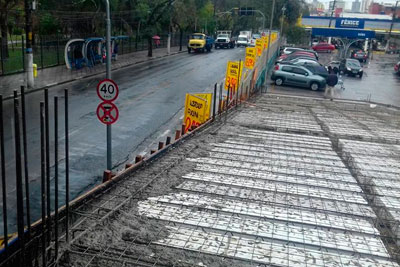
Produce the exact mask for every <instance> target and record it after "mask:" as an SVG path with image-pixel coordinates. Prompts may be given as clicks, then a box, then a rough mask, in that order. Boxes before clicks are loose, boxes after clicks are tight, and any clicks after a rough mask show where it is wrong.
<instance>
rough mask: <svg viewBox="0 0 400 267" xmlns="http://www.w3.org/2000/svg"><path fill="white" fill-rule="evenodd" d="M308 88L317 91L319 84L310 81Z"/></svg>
mask: <svg viewBox="0 0 400 267" xmlns="http://www.w3.org/2000/svg"><path fill="white" fill-rule="evenodd" d="M310 88H311V90H313V91H317V90H318V89H319V84H318V83H316V82H312V83H311V86H310Z"/></svg>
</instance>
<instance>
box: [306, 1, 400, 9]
mask: <svg viewBox="0 0 400 267" xmlns="http://www.w3.org/2000/svg"><path fill="white" fill-rule="evenodd" d="M332 1H333V0H332ZM344 1H345V2H346V9H351V3H352V2H354V1H355V0H344ZM306 2H307V3H311V2H312V0H306ZM319 2H321V3H323V4H324V5H325V8H328V5H329V0H319ZM359 2H362V0H359ZM373 2H375V3H390V4H396V0H383V1H379V0H374V1H373ZM398 8H400V7H398Z"/></svg>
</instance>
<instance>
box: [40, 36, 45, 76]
mask: <svg viewBox="0 0 400 267" xmlns="http://www.w3.org/2000/svg"><path fill="white" fill-rule="evenodd" d="M43 64H44V63H43V39H42V36H40V65H41V66H42V69H43V68H44V65H43Z"/></svg>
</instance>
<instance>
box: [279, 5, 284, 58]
mask: <svg viewBox="0 0 400 267" xmlns="http://www.w3.org/2000/svg"><path fill="white" fill-rule="evenodd" d="M285 11H286V7H285V6H283V7H282V20H281V33H280V34H281V36H280V38H279V46H278V50H277V52H279V50H280V48H281V46H282V39H283V21H284V19H285Z"/></svg>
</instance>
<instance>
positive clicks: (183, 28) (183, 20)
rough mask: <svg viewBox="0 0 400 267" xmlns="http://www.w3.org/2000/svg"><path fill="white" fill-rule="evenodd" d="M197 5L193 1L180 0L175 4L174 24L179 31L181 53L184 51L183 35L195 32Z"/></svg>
mask: <svg viewBox="0 0 400 267" xmlns="http://www.w3.org/2000/svg"><path fill="white" fill-rule="evenodd" d="M195 17H196V5H195V2H194V1H193V0H178V1H176V2H175V3H174V7H173V12H172V19H171V20H172V24H173V25H174V26H176V27H177V28H178V30H179V51H182V41H183V33H184V32H187V31H190V30H193V29H192V26H193V25H194V22H195V21H194V19H195Z"/></svg>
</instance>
